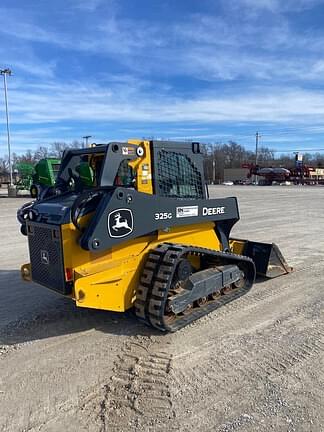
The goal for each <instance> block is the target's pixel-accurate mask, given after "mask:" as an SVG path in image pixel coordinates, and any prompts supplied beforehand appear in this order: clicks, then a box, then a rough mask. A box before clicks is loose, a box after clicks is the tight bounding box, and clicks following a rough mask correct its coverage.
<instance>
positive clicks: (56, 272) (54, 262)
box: [27, 222, 70, 295]
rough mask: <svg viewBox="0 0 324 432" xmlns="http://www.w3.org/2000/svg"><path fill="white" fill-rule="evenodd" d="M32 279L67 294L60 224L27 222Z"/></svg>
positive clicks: (68, 288)
mask: <svg viewBox="0 0 324 432" xmlns="http://www.w3.org/2000/svg"><path fill="white" fill-rule="evenodd" d="M27 233H28V243H29V254H30V262H31V273H32V280H33V281H34V282H37V283H39V284H41V285H44V286H46V287H47V288H51V289H53V290H55V291H58V292H59V293H61V294H64V295H67V294H69V293H70V287H69V285H68V284H66V282H65V275H64V263H63V250H62V239H61V230H60V227H59V226H55V225H48V224H42V223H37V222H29V223H28V224H27Z"/></svg>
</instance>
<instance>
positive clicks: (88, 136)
mask: <svg viewBox="0 0 324 432" xmlns="http://www.w3.org/2000/svg"><path fill="white" fill-rule="evenodd" d="M82 138H83V139H84V140H86V147H88V140H89V138H92V135H86V136H84V137H82ZM83 147H84V141H83Z"/></svg>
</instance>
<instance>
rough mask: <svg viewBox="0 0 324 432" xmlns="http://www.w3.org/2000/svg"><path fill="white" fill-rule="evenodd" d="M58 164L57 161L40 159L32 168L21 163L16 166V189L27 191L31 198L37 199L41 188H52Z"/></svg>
mask: <svg viewBox="0 0 324 432" xmlns="http://www.w3.org/2000/svg"><path fill="white" fill-rule="evenodd" d="M60 164H61V161H60V160H59V159H52V158H45V159H41V160H40V161H39V162H37V164H36V165H34V166H33V165H31V164H28V163H23V162H21V163H19V164H17V171H18V173H19V180H18V182H17V189H25V190H29V191H30V195H31V197H32V198H37V197H38V196H39V193H40V192H41V190H42V189H43V188H45V187H50V186H54V184H55V179H56V176H57V173H58V171H59V168H60Z"/></svg>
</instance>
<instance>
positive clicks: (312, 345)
mask: <svg viewBox="0 0 324 432" xmlns="http://www.w3.org/2000/svg"><path fill="white" fill-rule="evenodd" d="M271 331H273V329H272V330H271V329H267V331H265V332H263V333H261V334H260V333H259V334H258V335H257V336H256V337H255V338H253V337H252V336H251V337H250V338H244V340H243V343H244V345H245V346H244V347H242V346H238V347H237V349H233V347H234V348H235V344H234V343H231V342H229V341H228V347H227V346H226V345H227V344H226V342H225V343H219V344H210V345H209V349H207V350H204V351H203V352H204V354H205V355H199V356H198V359H196V357H195V356H194V355H191V356H190V354H189V353H188V352H187V353H186V355H185V356H179V357H178V358H176V357H175V358H174V359H173V362H172V367H173V372H174V375H175V376H177V378H176V379H175V377H173V382H174V385H175V387H176V389H177V390H174V393H175V394H177V397H178V406H181V405H185V406H187V408H188V407H189V408H190V409H192V415H191V416H189V418H188V415H187V416H186V418H184V419H183V421H182V422H181V420H180V419H179V418H178V422H180V423H181V425H182V428H183V429H182V430H190V428H191V430H192V429H194V428H195V427H196V428H197V430H205V429H204V425H207V424H208V413H209V412H212V411H213V410H217V408H219V405H220V404H222V403H224V400H225V401H226V400H227V399H228V400H230V399H231V397H232V396H233V395H239V394H240V393H243V394H246V393H248V394H249V393H253V392H254V391H255V388H257V387H258V386H260V385H269V383H272V382H274V381H276V380H277V378H278V377H281V376H284V375H285V376H287V375H289V374H292V375H293V373H294V369H295V368H301V367H303V365H304V364H307V363H308V362H309V361H310V360H313V359H314V358H316V357H317V356H320V355H322V354H323V352H324V324H323V323H322V322H321V321H318V322H317V325H316V326H314V327H308V328H305V329H304V331H302V332H300V333H298V334H297V335H295V333H294V332H293V331H292V332H291V333H289V332H288V333H287V334H286V335H284V337H283V338H282V339H281V340H280V341H278V340H277V339H276V337H273V338H272V340H269V335H270V334H271ZM294 336H295V340H294ZM238 345H239V344H238ZM254 347H257V351H255V350H254ZM186 359H190V361H189V360H188V361H186ZM313 363H314V361H313ZM188 388H190V391H188ZM182 389H185V391H183V390H182ZM184 393H185V394H186V399H181V396H182V395H183V394H184ZM197 394H199V395H200V397H199V402H197V400H196V395H197ZM218 395H222V396H221V397H219V396H218ZM188 396H190V397H189V401H188ZM242 400H244V398H243V399H242ZM242 406H243V407H244V403H243V405H242ZM175 408H176V409H177V405H176V407H175ZM243 409H244V408H243ZM178 412H179V410H178ZM215 430H216V428H215Z"/></svg>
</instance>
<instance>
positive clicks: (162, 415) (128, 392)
mask: <svg viewBox="0 0 324 432" xmlns="http://www.w3.org/2000/svg"><path fill="white" fill-rule="evenodd" d="M171 359H172V356H171V355H169V354H167V353H166V352H164V351H153V350H151V349H149V348H147V347H145V344H138V343H136V342H130V341H128V342H126V343H125V345H124V347H123V348H122V350H121V354H120V355H119V356H118V359H117V360H116V361H115V364H114V367H113V375H112V376H111V377H110V380H109V383H107V384H105V385H104V392H103V394H102V398H101V401H100V402H99V406H100V409H99V414H98V416H99V418H100V419H101V429H100V430H101V431H102V432H106V431H108V430H109V431H111V430H116V431H117V430H123V427H133V428H138V427H142V428H144V429H145V428H146V427H148V426H149V425H153V424H155V425H157V426H158V424H159V423H160V424H162V423H164V422H165V421H166V420H167V419H173V418H174V417H175V412H174V409H173V402H172V395H171V389H170V367H171ZM123 420H124V423H125V424H124V423H123ZM131 430H133V429H131Z"/></svg>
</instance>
